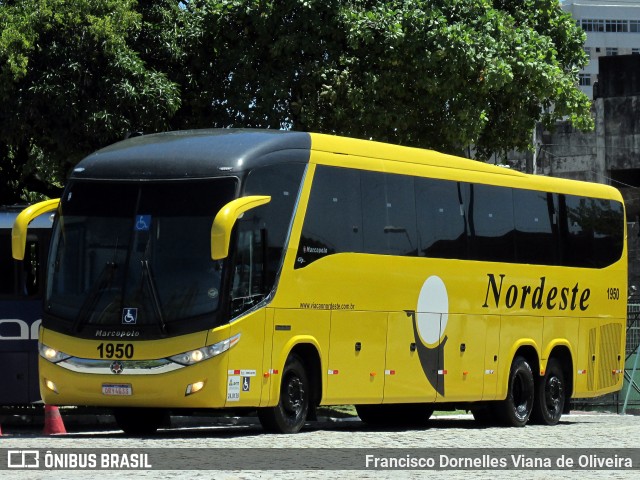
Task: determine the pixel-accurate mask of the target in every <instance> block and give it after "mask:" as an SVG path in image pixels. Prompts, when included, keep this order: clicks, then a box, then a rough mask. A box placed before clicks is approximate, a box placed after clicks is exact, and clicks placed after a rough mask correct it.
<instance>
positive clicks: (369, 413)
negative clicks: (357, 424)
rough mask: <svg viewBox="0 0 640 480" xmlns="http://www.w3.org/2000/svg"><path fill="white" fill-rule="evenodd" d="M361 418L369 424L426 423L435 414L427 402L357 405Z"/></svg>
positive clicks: (401, 424) (405, 424) (406, 424)
mask: <svg viewBox="0 0 640 480" xmlns="http://www.w3.org/2000/svg"><path fill="white" fill-rule="evenodd" d="M355 407H356V412H358V416H359V417H360V420H362V421H363V422H364V423H367V424H369V425H378V426H380V425H382V426H392V425H399V426H408V425H418V426H420V425H425V424H426V423H427V421H428V420H429V418H431V415H432V414H433V407H432V406H431V405H429V404H426V403H406V404H385V405H380V404H376V405H356V406H355Z"/></svg>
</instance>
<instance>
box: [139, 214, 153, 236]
mask: <svg viewBox="0 0 640 480" xmlns="http://www.w3.org/2000/svg"><path fill="white" fill-rule="evenodd" d="M150 228H151V215H138V216H136V223H135V229H136V231H138V232H148V231H149V229H150Z"/></svg>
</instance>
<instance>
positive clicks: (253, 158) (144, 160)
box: [71, 129, 311, 180]
mask: <svg viewBox="0 0 640 480" xmlns="http://www.w3.org/2000/svg"><path fill="white" fill-rule="evenodd" d="M310 147H311V137H310V136H309V134H308V133H302V132H283V131H278V130H241V129H210V130H184V131H176V132H166V133H157V134H152V135H143V136H139V137H133V138H129V139H127V140H123V141H121V142H118V143H115V144H113V145H111V146H109V147H106V148H103V149H101V150H98V151H97V152H95V153H92V154H91V155H89V156H87V157H85V158H84V159H83V160H82V161H81V162H80V163H79V164H78V165H77V166H76V168H75V169H74V170H73V173H72V176H71V178H92V179H123V180H132V179H169V178H171V179H180V178H208V177H218V176H221V175H237V174H238V173H239V172H242V171H245V170H250V169H251V168H253V167H255V166H257V165H259V164H265V162H268V163H281V162H291V161H297V162H303V163H306V162H308V161H309V151H310ZM258 162H259V163H258Z"/></svg>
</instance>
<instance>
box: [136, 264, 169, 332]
mask: <svg viewBox="0 0 640 480" xmlns="http://www.w3.org/2000/svg"><path fill="white" fill-rule="evenodd" d="M140 263H142V273H143V275H144V279H145V280H146V283H147V287H149V293H151V300H153V310H154V311H155V314H156V319H157V320H158V325H160V331H161V332H162V333H167V324H166V323H165V321H164V318H163V315H162V307H161V306H160V299H159V297H158V290H157V289H156V282H155V280H154V278H153V273H152V272H151V265H149V260H147V259H145V260H142V261H141V262H140Z"/></svg>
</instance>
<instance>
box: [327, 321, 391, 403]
mask: <svg viewBox="0 0 640 480" xmlns="http://www.w3.org/2000/svg"><path fill="white" fill-rule="evenodd" d="M386 343H387V313H386V312H354V311H344V310H334V311H332V312H331V333H330V335H329V345H330V346H329V368H328V370H327V397H326V398H327V400H329V401H331V402H335V403H356V404H357V403H380V402H381V400H382V393H383V389H384V381H385V375H384V370H385V350H386V346H387V345H386Z"/></svg>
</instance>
